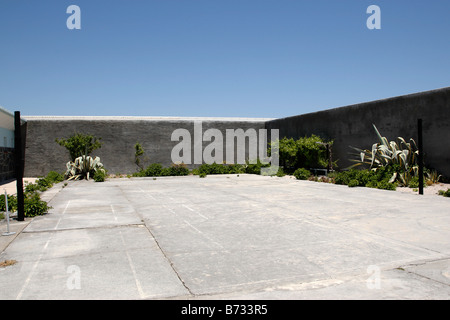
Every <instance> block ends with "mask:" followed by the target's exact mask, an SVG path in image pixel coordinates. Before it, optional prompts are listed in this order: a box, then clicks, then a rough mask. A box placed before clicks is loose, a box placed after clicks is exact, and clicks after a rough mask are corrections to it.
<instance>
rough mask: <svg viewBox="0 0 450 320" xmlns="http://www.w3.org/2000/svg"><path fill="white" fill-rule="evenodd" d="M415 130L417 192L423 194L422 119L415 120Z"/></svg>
mask: <svg viewBox="0 0 450 320" xmlns="http://www.w3.org/2000/svg"><path fill="white" fill-rule="evenodd" d="M417 130H418V137H419V141H418V142H419V146H418V148H419V194H423V139H422V138H423V137H422V119H418V120H417Z"/></svg>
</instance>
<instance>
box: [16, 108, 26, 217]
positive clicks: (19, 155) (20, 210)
mask: <svg viewBox="0 0 450 320" xmlns="http://www.w3.org/2000/svg"><path fill="white" fill-rule="evenodd" d="M14 156H15V163H16V184H17V220H19V221H24V220H25V209H24V198H23V169H24V168H23V166H24V159H23V152H22V128H21V121H20V111H15V112H14Z"/></svg>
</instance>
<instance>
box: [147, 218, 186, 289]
mask: <svg viewBox="0 0 450 320" xmlns="http://www.w3.org/2000/svg"><path fill="white" fill-rule="evenodd" d="M144 225H145V228H146V229H147V231H148V232H149V233H150V235H151V236H152V238H153V240H155V243H156V245H157V246H158V248H159V250H160V251H161V253H162V254H163V256H164V258H166V260H167V261H168V262H169V264H170V267H171V268H172V270H173V272H174V273H175V275H176V276H177V278H178V280H180V282H181V284H182V285H183V287H185V288H186V290H187V291H188V292H189V294H190V295H191V296H195V294H194V293H193V292H192V291H191V289H189V287H188V286H187V285H186V283H185V282H184V280H183V279H182V278H181V276H180V274H179V273H178V271H177V269H175V266H174V264H173V262H172V260H170V258H169V257H168V256H167V254H166V253H165V252H164V250H163V249H162V248H161V246H160V244H159V242H158V240H156V237H155V236H154V235H153V233H152V231H151V230H150V228H149V227H148V226H147V224H146V223H145V224H144Z"/></svg>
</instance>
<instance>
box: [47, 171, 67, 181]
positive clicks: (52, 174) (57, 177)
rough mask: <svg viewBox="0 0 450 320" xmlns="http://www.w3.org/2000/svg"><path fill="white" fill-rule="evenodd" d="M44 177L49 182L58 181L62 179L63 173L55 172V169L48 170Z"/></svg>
mask: <svg viewBox="0 0 450 320" xmlns="http://www.w3.org/2000/svg"><path fill="white" fill-rule="evenodd" d="M46 179H47V180H49V181H50V182H51V183H53V184H54V183H59V182H62V181H64V175H62V174H60V173H58V172H56V171H50V172H49V173H48V174H47V176H46Z"/></svg>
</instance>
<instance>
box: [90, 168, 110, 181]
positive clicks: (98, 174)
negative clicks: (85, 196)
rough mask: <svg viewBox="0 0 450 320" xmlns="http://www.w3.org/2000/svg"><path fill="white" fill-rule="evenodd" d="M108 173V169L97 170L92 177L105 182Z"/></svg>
mask: <svg viewBox="0 0 450 320" xmlns="http://www.w3.org/2000/svg"><path fill="white" fill-rule="evenodd" d="M106 176H107V173H106V170H97V171H95V173H94V176H93V177H92V178H93V179H94V181H95V182H104V181H105V179H106Z"/></svg>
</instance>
